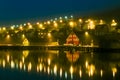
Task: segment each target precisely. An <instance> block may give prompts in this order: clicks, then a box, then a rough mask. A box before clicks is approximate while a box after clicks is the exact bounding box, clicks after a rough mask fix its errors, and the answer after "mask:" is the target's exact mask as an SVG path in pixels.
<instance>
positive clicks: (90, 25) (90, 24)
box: [88, 20, 95, 29]
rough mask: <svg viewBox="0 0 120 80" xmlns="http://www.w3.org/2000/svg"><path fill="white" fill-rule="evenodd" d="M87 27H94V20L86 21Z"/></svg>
mask: <svg viewBox="0 0 120 80" xmlns="http://www.w3.org/2000/svg"><path fill="white" fill-rule="evenodd" d="M88 29H95V23H94V21H92V20H90V21H89V23H88Z"/></svg>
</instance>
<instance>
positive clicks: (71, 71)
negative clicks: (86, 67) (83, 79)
mask: <svg viewBox="0 0 120 80" xmlns="http://www.w3.org/2000/svg"><path fill="white" fill-rule="evenodd" d="M70 74H71V79H73V67H72V66H71V67H70Z"/></svg>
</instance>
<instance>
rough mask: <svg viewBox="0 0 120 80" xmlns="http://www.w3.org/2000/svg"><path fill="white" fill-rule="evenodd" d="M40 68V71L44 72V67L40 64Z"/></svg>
mask: <svg viewBox="0 0 120 80" xmlns="http://www.w3.org/2000/svg"><path fill="white" fill-rule="evenodd" d="M39 68H40V71H42V68H43V66H42V64H41V63H40V65H39Z"/></svg>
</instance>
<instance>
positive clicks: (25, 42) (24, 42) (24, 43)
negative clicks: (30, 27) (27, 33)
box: [23, 38, 29, 46]
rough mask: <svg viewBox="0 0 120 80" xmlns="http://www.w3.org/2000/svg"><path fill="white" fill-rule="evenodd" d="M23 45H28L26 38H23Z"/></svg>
mask: <svg viewBox="0 0 120 80" xmlns="http://www.w3.org/2000/svg"><path fill="white" fill-rule="evenodd" d="M23 45H24V46H28V45H29V41H28V40H27V38H25V39H24V41H23Z"/></svg>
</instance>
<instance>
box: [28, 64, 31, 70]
mask: <svg viewBox="0 0 120 80" xmlns="http://www.w3.org/2000/svg"><path fill="white" fill-rule="evenodd" d="M31 69H32V64H31V62H29V64H28V71H31Z"/></svg>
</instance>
